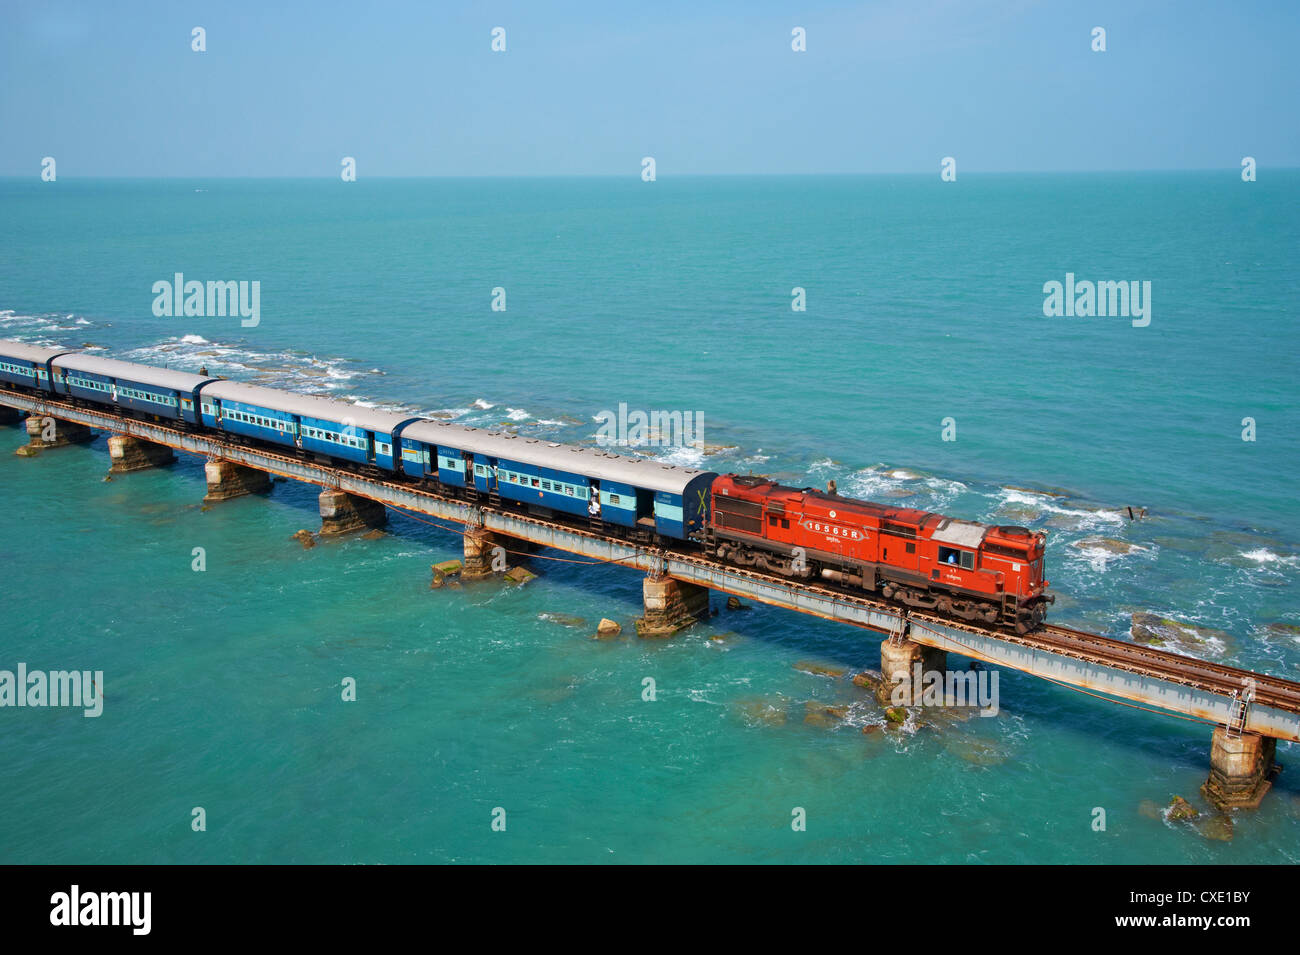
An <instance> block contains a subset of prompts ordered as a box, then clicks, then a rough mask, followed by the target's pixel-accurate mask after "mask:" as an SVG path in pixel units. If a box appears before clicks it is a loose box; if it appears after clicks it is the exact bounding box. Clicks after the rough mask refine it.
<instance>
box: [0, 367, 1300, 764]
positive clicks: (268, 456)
mask: <svg viewBox="0 0 1300 955" xmlns="http://www.w3.org/2000/svg"><path fill="white" fill-rule="evenodd" d="M0 404H4V405H8V406H9V407H13V408H18V409H21V410H24V411H28V412H31V413H34V414H38V415H42V416H44V415H49V416H51V417H54V418H59V419H63V420H66V421H73V422H78V423H80V424H85V425H89V426H90V427H92V428H97V429H100V430H105V431H111V432H114V433H117V434H127V435H132V436H135V437H138V438H142V439H144V440H146V441H152V442H155V443H157V444H164V445H167V446H169V447H172V448H176V449H179V450H182V451H188V452H191V453H193V454H197V455H203V456H207V457H213V458H222V459H225V460H228V461H233V462H235V463H238V464H243V465H246V466H248V467H252V468H256V469H258V470H262V471H267V472H270V473H273V474H278V475H281V476H283V477H286V478H291V479H293V480H297V481H304V482H308V483H311V484H317V485H321V486H323V487H331V488H338V489H340V490H343V491H346V492H348V493H349V494H355V495H357V496H359V497H365V498H370V499H372V500H376V501H380V502H382V503H384V504H387V505H389V506H391V507H395V508H399V509H403V510H409V511H414V512H416V513H420V514H428V515H431V516H434V517H440V518H443V519H445V520H450V521H455V522H457V523H462V524H470V525H476V526H482V527H483V528H484V529H486V530H490V531H496V532H498V533H501V534H505V535H507V536H510V537H515V538H519V539H522V540H528V541H532V542H534V543H536V544H540V545H543V546H546V547H554V548H557V549H560V550H565V551H569V552H570V553H575V554H580V555H583V556H585V557H589V558H592V559H594V560H602V561H610V562H618V563H621V564H624V565H626V566H629V567H635V568H639V569H641V570H645V571H648V572H652V573H659V574H666V575H668V576H671V577H674V578H677V579H678V580H683V581H686V582H689V583H694V584H700V585H702V586H705V587H708V588H710V589H713V590H721V591H724V592H726V593H730V594H735V595H737V596H742V597H748V598H749V599H752V600H757V601H759V602H761V603H767V604H772V605H775V606H779V607H785V608H787V609H790V610H795V611H798V612H800V613H807V614H813V615H816V616H819V617H824V618H826V619H828V620H835V621H837V622H840V623H847V624H850V625H852V626H856V627H862V628H865V629H869V630H873V631H876V632H878V633H881V634H886V635H892V634H896V633H899V632H901V629H902V628H903V627H904V626H907V628H908V639H911V640H914V641H916V642H918V643H923V644H926V645H928V646H933V647H937V648H939V649H942V650H948V651H952V652H954V653H958V654H961V655H964V656H968V657H973V658H976V659H980V660H983V661H985V662H988V663H991V664H994V665H996V666H1000V667H1007V668H1009V669H1014V670H1020V671H1022V672H1025V673H1029V674H1032V675H1034V676H1039V677H1043V678H1045V679H1049V680H1053V681H1056V682H1059V683H1064V684H1067V685H1069V686H1073V687H1077V688H1081V689H1086V690H1092V691H1095V692H1099V693H1103V694H1106V695H1109V696H1114V697H1117V698H1120V699H1126V700H1132V701H1135V702H1138V703H1142V704H1144V705H1148V706H1152V707H1156V708H1159V709H1163V710H1167V711H1170V712H1173V713H1179V714H1183V715H1186V716H1191V717H1194V718H1197V719H1203V720H1206V721H1207V722H1210V723H1215V724H1221V725H1227V724H1228V723H1229V721H1230V720H1231V719H1232V717H1233V714H1234V707H1235V706H1236V702H1235V700H1234V698H1233V694H1234V692H1241V691H1244V690H1245V689H1246V688H1247V686H1253V690H1254V694H1255V701H1254V703H1253V704H1252V705H1251V706H1250V708H1249V710H1248V713H1247V720H1246V725H1245V729H1246V730H1247V731H1249V732H1253V733H1259V734H1261V735H1263V736H1272V737H1276V738H1278V739H1284V740H1296V741H1300V683H1295V682H1293V681H1290V680H1284V679H1281V678H1278V677H1273V676H1269V675H1266V674H1261V673H1252V672H1250V671H1247V670H1240V669H1237V668H1234V667H1229V666H1224V665H1222V664H1218V663H1211V662H1208V661H1205V660H1198V659H1196V658H1193V657H1187V656H1182V655H1180V654H1176V653H1170V652H1168V651H1164V650H1157V649H1154V648H1151V647H1146V646H1140V645H1137V644H1132V643H1126V642H1124V641H1121V640H1113V639H1110V638H1108V637H1103V636H1099V635H1097V634H1092V633H1085V632H1083V631H1079V630H1071V629H1069V628H1066V627H1059V626H1054V625H1052V626H1047V627H1045V628H1043V629H1041V630H1039V631H1036V632H1035V633H1032V634H1028V635H1025V636H1019V635H1017V634H1014V633H1007V632H1004V631H1000V630H990V629H987V628H983V627H980V626H979V625H976V624H969V623H956V622H954V621H951V620H947V619H944V618H940V617H936V616H933V615H929V614H924V613H915V612H912V613H909V612H907V611H906V610H905V609H902V608H899V607H897V606H895V605H893V604H888V603H885V602H883V601H880V600H878V599H873V598H869V597H865V596H860V595H855V594H849V593H845V592H842V591H838V590H835V589H833V588H831V587H828V586H824V585H822V584H820V583H813V582H808V581H795V580H788V579H786V578H784V577H779V576H776V575H773V574H766V573H762V572H758V571H752V570H747V569H741V568H736V567H731V566H729V565H725V564H721V563H718V562H717V561H714V560H711V559H709V558H705V557H703V556H702V555H700V554H698V553H694V552H690V551H687V550H684V549H682V550H671V549H669V550H664V549H659V548H654V547H647V546H643V545H636V544H633V543H630V542H628V541H624V540H620V539H618V538H613V537H604V536H601V535H598V534H594V533H591V532H589V531H586V530H580V529H577V528H574V527H570V526H569V525H567V524H560V523H556V522H554V521H548V520H543V519H541V518H538V517H532V516H527V515H524V514H519V513H516V512H514V511H511V510H505V509H495V508H491V507H485V506H480V505H475V504H470V503H467V502H465V501H462V500H457V499H454V498H449V497H444V496H442V495H439V494H436V493H433V492H430V491H429V490H426V489H423V488H417V487H415V486H414V485H412V484H409V483H404V482H402V481H400V480H397V479H391V478H383V477H373V476H367V475H363V474H359V473H357V472H354V471H350V470H347V469H344V468H338V467H334V466H330V465H323V464H320V463H317V462H316V461H314V460H312V459H310V458H307V457H300V456H298V455H296V454H294V453H292V452H288V451H281V450H271V449H268V448H265V447H262V446H256V447H254V446H251V445H245V444H239V443H232V442H231V441H229V440H225V439H224V438H223V437H217V436H214V435H212V434H210V433H207V432H191V431H185V430H181V429H179V428H176V427H173V426H171V425H167V424H159V423H155V422H146V421H139V420H135V419H132V418H124V417H121V416H119V415H117V414H114V413H112V412H111V411H108V410H105V409H91V408H86V407H81V406H75V405H72V404H68V403H66V402H63V401H54V400H50V399H46V398H39V397H35V396H32V395H26V394H21V393H18V392H14V391H8V390H4V389H0Z"/></svg>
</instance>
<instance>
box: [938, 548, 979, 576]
mask: <svg viewBox="0 0 1300 955" xmlns="http://www.w3.org/2000/svg"><path fill="white" fill-rule="evenodd" d="M939 563H941V564H948V565H949V566H952V567H960V568H961V569H962V570H974V569H975V554H974V553H972V552H971V551H968V550H958V549H957V548H955V547H940V548H939Z"/></svg>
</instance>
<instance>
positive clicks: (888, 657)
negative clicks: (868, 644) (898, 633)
mask: <svg viewBox="0 0 1300 955" xmlns="http://www.w3.org/2000/svg"><path fill="white" fill-rule="evenodd" d="M918 663H919V664H920V665H921V673H922V674H925V673H929V672H930V671H932V670H934V671H938V672H939V673H941V674H942V673H946V672H947V670H948V653H947V651H945V650H938V649H935V648H934V647H927V646H925V644H922V643H916V642H914V641H912V640H902V641H900V642H898V643H895V642H894V641H892V640H885V641H883V642H882V643H881V644H880V675H881V677H882V679H881V681H880V686H879V687H878V688H877V690H876V694H877V698H878V699H879V701H880V703H881V705H883V706H895V705H899V704H896V703H895V702H894V701H895V700H902V701H903V702H902V704H901V705H903V706H912V705H915V704H914V702H913V701H917V700H919V696H918V695H917V694H919V693H920V691H921V689H922V687H920V686H916V685H915V683H916V680H915V677H916V665H917V664H918Z"/></svg>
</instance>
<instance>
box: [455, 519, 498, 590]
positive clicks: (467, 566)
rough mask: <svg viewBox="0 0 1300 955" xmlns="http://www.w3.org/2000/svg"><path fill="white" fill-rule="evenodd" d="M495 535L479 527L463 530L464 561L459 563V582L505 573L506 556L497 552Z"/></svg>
mask: <svg viewBox="0 0 1300 955" xmlns="http://www.w3.org/2000/svg"><path fill="white" fill-rule="evenodd" d="M497 546H498V542H497V538H496V535H495V534H493V533H492V532H491V531H488V530H484V529H483V528H481V527H466V528H465V560H464V561H463V562H462V563H461V567H460V579H461V580H483V579H484V578H486V577H491V576H493V575H494V574H504V573H505V572H506V561H505V558H506V554H505V551H504V550H502V551H500V552H497V551H496V550H495V548H496V547H497Z"/></svg>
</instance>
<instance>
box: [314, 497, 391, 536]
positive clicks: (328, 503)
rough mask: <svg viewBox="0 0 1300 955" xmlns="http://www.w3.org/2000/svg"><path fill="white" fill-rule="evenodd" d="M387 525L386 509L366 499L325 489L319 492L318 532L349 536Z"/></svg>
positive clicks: (376, 502)
mask: <svg viewBox="0 0 1300 955" xmlns="http://www.w3.org/2000/svg"><path fill="white" fill-rule="evenodd" d="M386 523H388V509H387V508H386V507H384V505H382V504H380V503H379V502H378V501H372V500H371V499H370V498H368V497H357V496H356V495H355V494H349V493H347V491H340V490H337V489H335V488H326V489H325V490H323V491H321V492H320V532H321V534H322V536H324V535H329V534H349V533H351V532H352V531H366V530H373V529H374V528H376V527H383V526H384V525H385V524H386Z"/></svg>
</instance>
